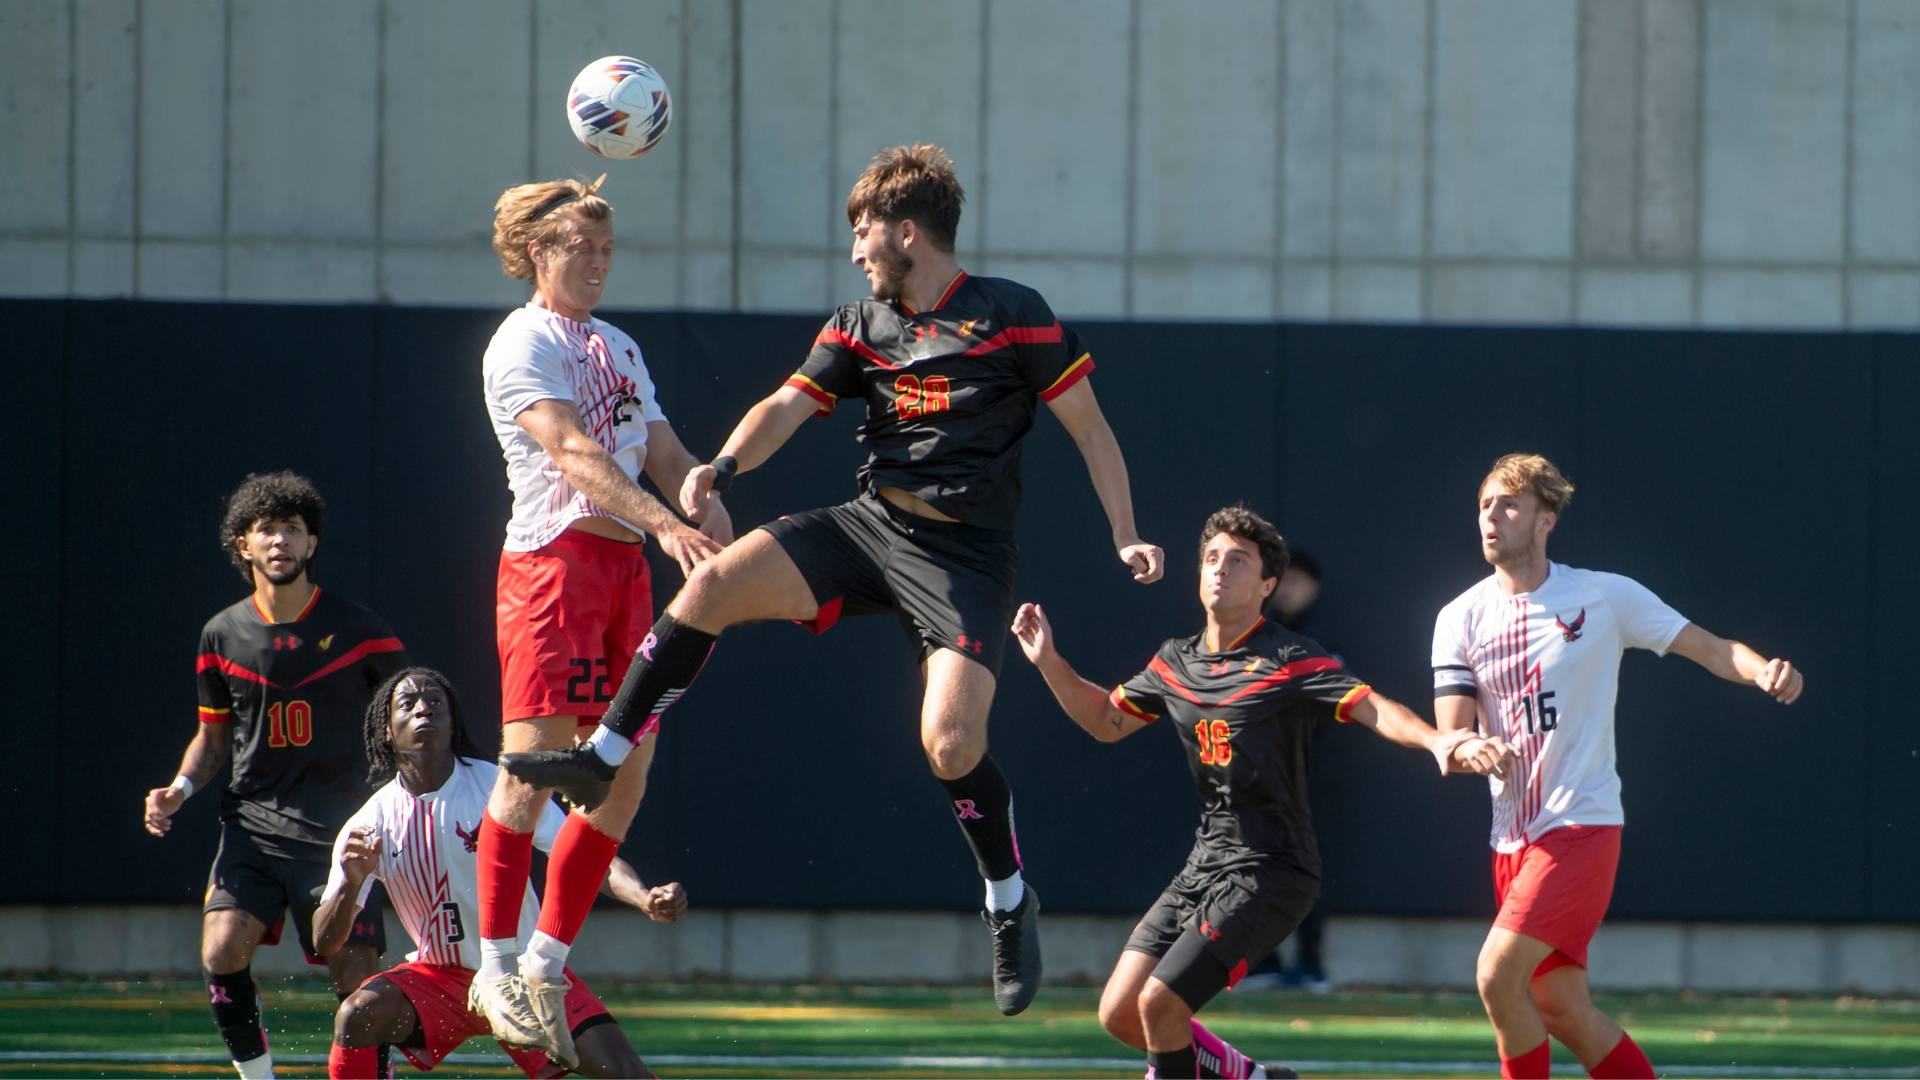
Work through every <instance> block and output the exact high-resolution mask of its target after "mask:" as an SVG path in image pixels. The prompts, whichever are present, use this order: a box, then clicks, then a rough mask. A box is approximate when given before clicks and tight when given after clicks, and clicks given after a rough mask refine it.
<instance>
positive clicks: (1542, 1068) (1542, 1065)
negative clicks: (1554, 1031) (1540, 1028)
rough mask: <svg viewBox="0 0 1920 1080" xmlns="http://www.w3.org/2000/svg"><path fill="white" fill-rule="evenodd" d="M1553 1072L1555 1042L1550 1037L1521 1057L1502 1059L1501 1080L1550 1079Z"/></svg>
mask: <svg viewBox="0 0 1920 1080" xmlns="http://www.w3.org/2000/svg"><path fill="white" fill-rule="evenodd" d="M1552 1074H1553V1042H1552V1041H1551V1040H1548V1039H1542V1040H1541V1041H1540V1045H1539V1046H1536V1047H1534V1048H1533V1049H1531V1050H1529V1051H1527V1052H1526V1053H1524V1054H1521V1055H1520V1056H1519V1057H1503V1058H1501V1059H1500V1076H1501V1080H1548V1078H1549V1077H1550V1076H1551V1075H1552Z"/></svg>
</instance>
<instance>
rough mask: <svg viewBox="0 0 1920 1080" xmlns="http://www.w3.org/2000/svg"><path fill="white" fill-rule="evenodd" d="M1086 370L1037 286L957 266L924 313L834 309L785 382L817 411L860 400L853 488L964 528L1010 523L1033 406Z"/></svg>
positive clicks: (895, 308)
mask: <svg viewBox="0 0 1920 1080" xmlns="http://www.w3.org/2000/svg"><path fill="white" fill-rule="evenodd" d="M1092 370H1093V357H1092V356H1091V355H1090V354H1089V353H1088V352H1087V351H1086V350H1085V349H1083V348H1082V347H1081V345H1080V339H1079V338H1078V337H1077V336H1076V335H1075V334H1074V332H1073V331H1072V330H1069V329H1067V328H1066V327H1064V326H1061V325H1060V321H1059V320H1058V319H1056V318H1054V315H1053V309H1052V308H1050V307H1048V306H1047V302H1046V301H1045V300H1044V299H1042V298H1041V296H1040V294H1039V293H1037V292H1035V291H1033V290H1032V289H1029V288H1027V287H1026V286H1025V285H1020V284H1016V283H1015V282H1011V281H1007V280H1004V279H1001V278H982V277H970V276H968V275H967V274H965V273H962V274H960V275H959V276H957V277H956V278H954V280H953V283H952V284H951V285H949V286H947V290H946V293H945V294H944V295H943V296H941V298H940V300H939V302H938V303H936V304H935V305H934V307H933V309H932V310H930V311H913V310H912V309H910V308H908V307H907V306H906V305H905V304H903V303H900V302H898V301H893V302H882V301H879V300H875V299H873V298H871V297H869V298H867V299H865V300H861V301H859V302H858V303H853V304H848V305H846V306H845V307H842V308H841V309H840V310H838V311H836V312H834V314H833V318H832V319H830V320H828V322H827V325H826V327H825V328H824V329H822V330H821V331H820V334H819V336H818V337H817V338H815V339H814V343H813V351H812V352H810V353H808V355H807V359H806V362H805V363H803V364H802V365H800V370H799V371H798V372H795V373H794V375H793V377H791V378H789V379H788V380H787V383H786V385H788V386H791V387H793V388H794V389H796V390H798V391H800V392H801V393H803V394H805V395H807V396H808V397H810V398H812V399H813V400H815V401H816V402H819V404H820V408H819V410H818V411H817V412H816V413H815V415H818V416H826V415H830V414H831V413H832V412H833V410H834V406H835V405H837V404H838V403H839V402H840V400H841V399H843V398H846V399H860V400H863V401H865V402H866V406H867V414H866V419H865V422H864V423H862V424H861V426H860V441H861V442H863V443H865V444H866V446H867V451H868V455H869V456H868V458H867V463H866V465H865V466H864V467H863V468H862V469H861V470H860V488H861V491H863V492H867V493H871V492H872V491H873V489H874V488H877V487H897V488H900V489H902V490H905V491H909V492H912V493H913V494H915V495H917V496H919V497H920V498H921V499H923V500H925V501H926V503H927V504H928V505H929V506H932V507H933V508H934V509H935V510H938V511H940V512H941V513H943V514H947V515H949V516H951V517H954V518H957V519H958V520H960V521H964V522H966V523H968V524H970V525H980V526H983V527H986V528H992V529H1006V530H1012V529H1013V528H1014V525H1015V523H1016V520H1017V518H1018V515H1019V509H1020V447H1021V440H1022V439H1024V438H1025V437H1026V434H1027V432H1028V431H1030V430H1032V429H1033V421H1034V414H1035V412H1036V411H1037V410H1038V404H1037V403H1038V402H1042V401H1047V402H1051V401H1054V400H1056V399H1058V398H1059V396H1060V395H1061V394H1064V393H1066V392H1067V391H1068V390H1071V389H1073V387H1074V386H1075V385H1077V384H1078V383H1079V382H1080V381H1081V380H1082V379H1084V378H1086V377H1087V375H1088V373H1090V372H1091V371H1092Z"/></svg>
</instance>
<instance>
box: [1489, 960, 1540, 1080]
mask: <svg viewBox="0 0 1920 1080" xmlns="http://www.w3.org/2000/svg"><path fill="white" fill-rule="evenodd" d="M1551 955H1553V946H1551V945H1549V944H1547V943H1546V942H1544V941H1541V940H1540V939H1539V938H1536V937H1528V936H1527V935H1526V934H1516V933H1514V932H1513V931H1512V930H1508V929H1506V928H1504V927H1499V926H1496V927H1494V928H1493V931H1492V932H1491V933H1489V934H1488V935H1487V940H1486V943H1485V944H1484V945H1482V946H1481V947H1480V963H1479V967H1478V970H1477V971H1476V972H1475V982H1476V983H1477V984H1478V985H1479V988H1480V1001H1481V1003H1482V1004H1484V1005H1485V1006H1486V1008H1487V1019H1489V1020H1491V1021H1493V1034H1494V1039H1495V1040H1496V1042H1497V1043H1498V1046H1499V1050H1500V1073H1501V1075H1502V1076H1512V1077H1533V1076H1538V1077H1545V1076H1547V1074H1548V1069H1549V1067H1550V1066H1551V1064H1552V1051H1551V1050H1550V1049H1549V1047H1548V1045H1547V1025H1546V1022H1545V1021H1544V1020H1542V1019H1541V1017H1540V1009H1539V1007H1538V1006H1536V1005H1535V1004H1534V1003H1533V987H1532V983H1533V972H1534V970H1535V969H1536V968H1538V967H1539V966H1540V962H1541V961H1542V960H1545V959H1546V958H1547V957H1549V956H1551Z"/></svg>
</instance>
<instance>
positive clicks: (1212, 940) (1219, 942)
mask: <svg viewBox="0 0 1920 1080" xmlns="http://www.w3.org/2000/svg"><path fill="white" fill-rule="evenodd" d="M1286 567H1287V546H1286V543H1285V541H1283V540H1281V538H1280V534H1279V533H1278V532H1276V531H1275V530H1274V528H1273V526H1272V525H1269V524H1268V523H1267V522H1266V521H1264V520H1262V519H1261V518H1260V517H1259V515H1257V514H1254V513H1253V512H1252V511H1250V510H1247V509H1246V508H1245V507H1240V506H1235V507H1229V508H1228V509H1225V510H1221V511H1218V512H1217V513H1215V514H1214V515H1213V516H1212V517H1209V518H1208V519H1207V524H1206V528H1205V530H1203V531H1202V532H1201V534H1200V603H1201V605H1202V606H1204V607H1205V608H1206V610H1207V628H1206V629H1205V630H1204V631H1203V632H1201V633H1199V634H1195V635H1194V636H1192V637H1187V638H1174V639H1172V640H1169V641H1168V642H1166V643H1165V644H1164V645H1162V646H1160V651H1159V652H1158V653H1157V654H1156V655H1155V656H1154V658H1153V659H1152V661H1150V662H1149V663H1148V664H1147V669H1146V670H1145V671H1143V672H1141V673H1140V674H1138V675H1136V676H1134V677H1133V678H1132V679H1129V680H1127V682H1125V683H1123V684H1122V685H1120V686H1118V687H1115V688H1114V690H1113V691H1112V692H1111V693H1109V692H1108V691H1107V690H1105V689H1103V688H1102V687H1100V686H1098V685H1096V684H1095V683H1092V682H1089V681H1088V680H1086V679H1084V678H1081V677H1080V676H1079V675H1078V674H1076V673H1075V672H1074V670H1073V668H1072V667H1071V666H1070V665H1069V664H1068V663H1067V662H1066V660H1065V659H1063V658H1062V657H1061V656H1060V654H1059V653H1058V652H1057V651H1055V649H1054V645H1053V631H1052V628H1051V627H1049V626H1048V624H1047V617H1046V614H1045V613H1044V612H1043V611H1041V610H1040V607H1039V605H1037V604H1024V605H1022V606H1021V608H1020V611H1019V613H1018V614H1017V615H1016V616H1015V618H1014V623H1013V632H1014V634H1015V635H1016V636H1018V637H1019V639H1020V647H1021V649H1022V650H1023V651H1024V652H1025V653H1026V654H1027V659H1029V660H1031V661H1033V664H1034V666H1035V667H1037V668H1039V669H1040V674H1041V675H1042V676H1043V677H1045V678H1046V680H1047V685H1048V686H1049V687H1051V688H1052V690H1053V694H1054V697H1056V698H1058V699H1059V701H1060V705H1061V707H1062V708H1064V709H1065V710H1066V711H1067V715H1068V716H1071V717H1072V718H1073V720H1074V722H1075V723H1077V724H1079V725H1080V726H1081V727H1083V728H1086V729H1087V731H1088V732H1089V733H1091V734H1092V735H1093V737H1094V738H1096V739H1099V740H1100V741H1101V742H1113V741H1115V740H1117V739H1121V738H1124V737H1126V736H1128V735H1131V734H1133V733H1134V732H1136V731H1138V730H1140V729H1141V728H1143V727H1145V726H1146V725H1148V724H1150V723H1152V722H1153V721H1155V720H1157V719H1159V718H1160V717H1161V716H1163V715H1168V714H1171V715H1172V717H1173V719H1174V722H1175V725H1176V727H1175V730H1176V731H1178V732H1179V733H1180V741H1181V743H1182V744H1184V745H1185V747H1186V751H1187V765H1188V767H1189V768H1190V769H1192V770H1193V778H1194V781H1195V784H1196V786H1197V787H1198V788H1199V790H1200V798H1201V801H1202V810H1201V816H1200V828H1199V830H1198V831H1197V832H1196V834H1195V838H1194V845H1193V853H1192V854H1191V855H1189V856H1188V857H1187V865H1186V867H1185V868H1184V869H1182V870H1181V871H1180V873H1179V875H1178V876H1176V877H1175V878H1174V879H1173V883H1172V884H1171V885H1169V886H1167V890H1166V892H1164V893H1162V894H1161V895H1160V899H1159V900H1158V901H1157V902H1155V903H1154V905H1153V907H1152V908H1150V909H1149V910H1148V911H1147V915H1146V917H1145V918H1144V919H1142V920H1141V921H1140V925H1139V927H1138V928H1137V929H1135V930H1134V932H1133V936H1132V937H1131V938H1130V939H1128V941H1127V945H1126V950H1125V951H1124V952H1122V953H1121V954H1120V960H1119V963H1118V964H1116V965H1115V966H1114V970H1113V975H1112V977H1110V978H1109V979H1108V980H1107V988H1106V992H1105V993H1104V994H1102V995H1101V998H1100V1024H1101V1026H1102V1027H1104V1028H1106V1029H1107V1031H1108V1033H1109V1034H1111V1035H1112V1036H1113V1037H1114V1038H1116V1039H1119V1040H1120V1041H1121V1042H1124V1043H1126V1044H1127V1045H1128V1046H1132V1047H1134V1048H1135V1049H1140V1050H1145V1051H1147V1060H1148V1062H1149V1063H1150V1064H1151V1066H1152V1070H1153V1071H1152V1073H1151V1074H1150V1075H1152V1076H1156V1077H1176V1076H1177V1077H1186V1076H1224V1077H1260V1076H1292V1075H1294V1074H1293V1072H1292V1071H1291V1070H1288V1069H1285V1068H1283V1067H1279V1066H1261V1065H1256V1064H1254V1063H1253V1062H1252V1061H1251V1060H1249V1059H1248V1058H1247V1057H1245V1056H1244V1055H1242V1054H1241V1053H1239V1052H1238V1051H1236V1050H1235V1049H1233V1048H1232V1047H1231V1046H1228V1045H1227V1044H1226V1043H1224V1042H1222V1041H1221V1040H1220V1039H1219V1037H1218V1036H1215V1035H1214V1034H1213V1033H1212V1032H1210V1031H1208V1030H1207V1029H1206V1028H1205V1027H1202V1026H1201V1025H1200V1023H1199V1021H1197V1020H1195V1019H1193V1014H1194V1013H1196V1012H1198V1011H1199V1010H1200V1008H1201V1007H1202V1006H1204V1005H1205V1004H1206V1003H1207V1002H1208V1001H1210V1000H1212V998H1213V996H1214V995H1215V994H1218V993H1219V992H1220V991H1222V990H1225V989H1228V988H1229V987H1231V986H1233V984H1234V983H1236V982H1238V981H1239V980H1240V977H1241V976H1242V975H1244V974H1246V971H1247V963H1248V961H1249V959H1253V960H1258V959H1259V958H1260V957H1263V956H1265V955H1267V954H1268V953H1269V952H1272V951H1273V949H1274V947H1275V946H1277V945H1279V944H1280V942H1281V941H1282V940H1283V939H1284V938H1286V936H1287V935H1288V934H1290V933H1292V932H1293V929H1294V927H1295V926H1296V925H1298V924H1299V922H1300V919H1301V917H1302V916H1304V915H1305V914H1306V913H1307V910H1308V909H1309V908H1310V907H1312V906H1313V902H1314V900H1315V899H1316V898H1317V897H1318V896H1319V894H1320V853H1319V849H1318V848H1317V847H1316V845H1315V843H1314V837H1313V821H1312V818H1311V816H1310V814H1309V811H1308V808H1307V746H1308V736H1309V734H1310V731H1311V729H1312V727H1313V724H1314V722H1315V721H1317V720H1320V719H1322V718H1323V717H1328V716H1332V717H1334V718H1336V719H1339V720H1345V721H1352V722H1354V723H1358V724H1364V725H1366V726H1367V727H1370V728H1372V729H1374V730H1375V731H1377V732H1379V733H1380V734H1381V735H1383V736H1385V737H1387V738H1388V739H1391V740H1393V741H1394V742H1397V743H1399V744H1400V745H1402V746H1409V747H1415V748H1418V749H1424V750H1426V751H1428V752H1429V753H1431V754H1433V756H1434V757H1435V758H1436V759H1438V760H1439V763H1440V771H1441V772H1442V773H1446V772H1450V771H1453V770H1459V769H1464V770H1469V771H1472V772H1477V773H1490V772H1495V771H1496V770H1503V769H1504V768H1505V763H1506V759H1507V755H1508V754H1509V753H1510V748H1509V747H1507V746H1506V745H1505V744H1504V743H1502V742H1500V741H1499V740H1497V739H1482V738H1479V737H1477V736H1473V734H1472V733H1471V732H1466V731H1458V732H1449V733H1442V732H1439V731H1436V730H1435V729H1434V728H1432V727H1430V726H1428V725H1427V723H1426V722H1425V721H1423V720H1421V719H1420V718H1419V717H1418V716H1416V715H1414V714H1413V713H1412V712H1411V711H1409V710H1408V709H1407V708H1406V707H1405V706H1403V705H1400V704H1399V703H1397V702H1393V701H1389V700H1387V698H1386V697H1385V696H1384V695H1381V694H1379V693H1376V692H1374V691H1373V690H1372V688H1371V687H1369V686H1367V685H1366V684H1365V683H1363V682H1361V681H1360V680H1358V679H1356V678H1354V677H1353V676H1352V675H1350V674H1348V673H1347V671H1346V670H1345V669H1343V668H1342V667H1341V666H1340V663H1339V662H1338V661H1336V660H1334V659H1333V658H1332V657H1330V656H1328V655H1327V653H1326V651H1325V650H1323V649H1321V648H1320V646H1319V645H1317V644H1315V643H1314V642H1313V641H1312V640H1311V639H1309V638H1305V637H1302V636H1300V635H1299V634H1296V633H1294V632H1293V631H1291V630H1288V629H1286V628H1285V627H1283V626H1281V625H1279V624H1278V623H1273V622H1268V621H1267V620H1266V619H1264V618H1262V617H1261V615H1260V612H1261V610H1262V609H1263V608H1264V607H1265V606H1266V603H1267V598H1268V597H1269V596H1270V595H1272V593H1273V590H1274V588H1275V586H1277V585H1278V584H1279V581H1280V575H1281V573H1282V572H1283V571H1285V570H1286Z"/></svg>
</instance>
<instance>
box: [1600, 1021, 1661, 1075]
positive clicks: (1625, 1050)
mask: <svg viewBox="0 0 1920 1080" xmlns="http://www.w3.org/2000/svg"><path fill="white" fill-rule="evenodd" d="M1587 1075H1588V1076H1591V1077H1593V1078H1594V1080H1653V1077H1654V1072H1653V1062H1651V1061H1648V1060H1647V1055H1646V1054H1645V1053H1644V1052H1643V1051H1642V1050H1641V1049H1640V1044H1638V1043H1636V1042H1634V1041H1633V1036H1631V1035H1629V1034H1627V1033H1626V1032H1624V1031H1623V1032H1621V1033H1620V1041H1619V1042H1618V1043H1617V1044H1615V1045H1614V1048H1613V1049H1612V1050H1611V1051H1609V1052H1608V1053H1607V1056H1606V1057H1603V1058H1601V1059H1600V1064H1598V1065H1595V1066H1594V1067H1593V1068H1591V1069H1588V1070H1587Z"/></svg>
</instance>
